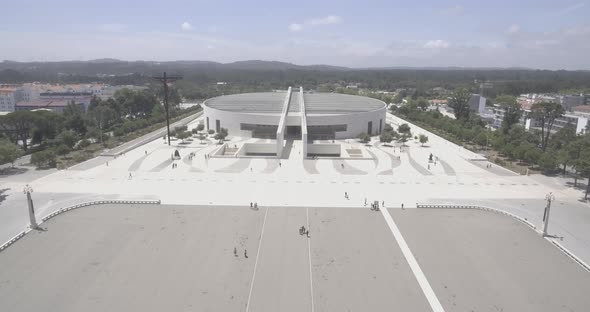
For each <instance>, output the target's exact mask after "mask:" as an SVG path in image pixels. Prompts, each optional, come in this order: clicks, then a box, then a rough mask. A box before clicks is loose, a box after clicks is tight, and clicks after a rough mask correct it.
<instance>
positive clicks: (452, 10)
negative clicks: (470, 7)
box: [438, 5, 465, 16]
mask: <svg viewBox="0 0 590 312" xmlns="http://www.w3.org/2000/svg"><path fill="white" fill-rule="evenodd" d="M438 12H439V13H440V14H441V15H445V16H460V15H463V13H465V8H463V7H462V6H460V5H455V6H452V7H448V8H444V9H441V10H439V11H438Z"/></svg>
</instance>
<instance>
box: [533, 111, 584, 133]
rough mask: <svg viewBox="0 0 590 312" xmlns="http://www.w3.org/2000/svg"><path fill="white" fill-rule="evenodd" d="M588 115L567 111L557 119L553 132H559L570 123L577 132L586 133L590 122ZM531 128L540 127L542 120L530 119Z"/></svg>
mask: <svg viewBox="0 0 590 312" xmlns="http://www.w3.org/2000/svg"><path fill="white" fill-rule="evenodd" d="M588 119H589V117H588V116H583V115H580V114H574V113H566V114H564V115H563V117H561V118H557V119H555V122H554V123H553V127H552V128H551V132H557V131H559V130H560V129H562V128H564V127H566V126H568V125H570V126H573V127H574V128H575V129H576V134H584V133H586V132H587V131H588V128H589V126H590V124H589V123H588ZM530 128H531V129H536V130H539V129H540V122H539V121H538V120H535V119H534V118H533V119H531V120H530Z"/></svg>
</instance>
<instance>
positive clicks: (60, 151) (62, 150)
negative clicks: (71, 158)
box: [55, 144, 72, 156]
mask: <svg viewBox="0 0 590 312" xmlns="http://www.w3.org/2000/svg"><path fill="white" fill-rule="evenodd" d="M71 150H72V149H71V148H69V147H68V146H67V145H65V144H60V145H58V146H56V147H55V153H56V154H57V155H62V156H63V155H65V154H67V153H69V152H70V151H71Z"/></svg>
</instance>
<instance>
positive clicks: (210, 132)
mask: <svg viewBox="0 0 590 312" xmlns="http://www.w3.org/2000/svg"><path fill="white" fill-rule="evenodd" d="M207 133H209V134H213V133H215V130H213V129H209V131H207Z"/></svg>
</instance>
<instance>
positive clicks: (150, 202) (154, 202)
mask: <svg viewBox="0 0 590 312" xmlns="http://www.w3.org/2000/svg"><path fill="white" fill-rule="evenodd" d="M104 204H142V205H146V204H147V205H159V204H161V201H160V200H96V201H91V202H85V203H81V204H76V205H73V206H69V207H65V208H61V209H59V210H57V211H55V212H53V213H51V214H49V215H47V216H45V217H43V218H41V222H39V225H40V224H41V223H43V222H45V221H47V220H49V219H51V218H53V217H56V216H58V215H60V214H62V213H64V212H67V211H70V210H73V209H78V208H82V207H88V206H92V205H104ZM31 230H32V229H31V228H29V227H27V229H25V230H24V231H22V232H20V233H18V234H17V235H16V236H14V237H13V238H11V239H10V240H8V241H7V242H6V243H4V244H2V245H0V252H2V251H3V250H4V249H6V248H8V247H10V245H12V244H14V243H16V241H18V240H19V239H21V238H23V237H24V236H25V234H27V233H29V232H30V231H31Z"/></svg>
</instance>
